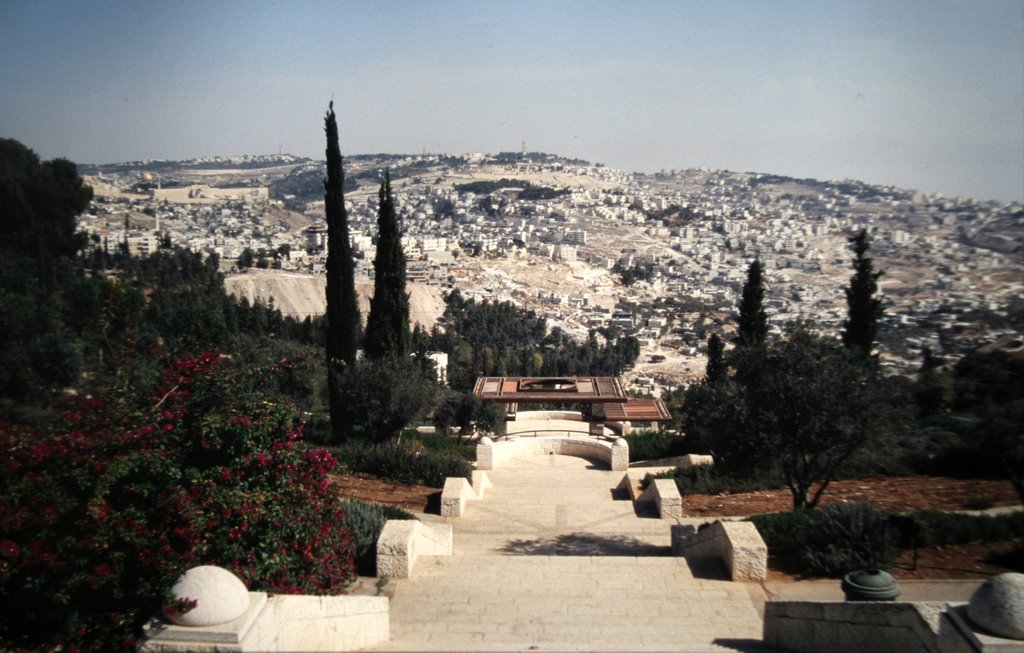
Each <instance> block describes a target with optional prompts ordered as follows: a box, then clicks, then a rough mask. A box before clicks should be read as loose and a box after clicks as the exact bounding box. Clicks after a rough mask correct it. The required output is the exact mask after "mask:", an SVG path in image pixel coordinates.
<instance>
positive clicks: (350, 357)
mask: <svg viewBox="0 0 1024 653" xmlns="http://www.w3.org/2000/svg"><path fill="white" fill-rule="evenodd" d="M328 107H329V108H328V110H327V117H326V118H325V119H324V123H325V127H324V129H325V131H326V132H327V179H326V180H325V181H324V206H325V212H326V214H327V360H328V366H327V367H328V373H327V391H328V394H329V397H330V399H329V403H330V411H331V430H332V431H333V432H334V433H335V434H340V433H342V432H344V431H345V429H346V428H347V427H348V425H347V424H346V420H345V417H344V415H345V414H346V411H345V406H344V400H343V398H342V396H341V394H340V392H339V385H338V374H339V372H340V371H341V370H343V369H345V368H350V367H352V366H353V365H355V362H356V349H357V347H358V343H359V304H358V303H357V300H356V288H355V264H354V263H353V260H352V246H351V244H350V243H349V240H348V216H347V215H346V214H345V195H344V191H343V190H342V186H343V185H344V183H345V173H344V171H343V170H342V167H341V149H340V148H339V146H338V123H337V122H336V121H335V118H334V102H331V103H330V105H328Z"/></svg>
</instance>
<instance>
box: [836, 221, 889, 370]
mask: <svg viewBox="0 0 1024 653" xmlns="http://www.w3.org/2000/svg"><path fill="white" fill-rule="evenodd" d="M850 244H851V246H852V248H853V253H854V254H855V258H854V261H853V269H854V274H853V276H852V277H850V287H849V288H847V289H846V305H847V309H848V319H846V320H845V321H844V322H843V334H842V335H843V344H844V345H846V347H847V348H848V349H850V350H851V351H855V352H857V353H859V354H860V355H861V356H863V357H865V358H869V357H870V356H871V350H872V349H873V348H874V346H875V334H876V332H877V330H878V320H879V318H880V317H882V300H881V299H879V298H878V297H877V296H876V293H877V292H878V278H879V277H880V276H882V273H881V272H875V271H874V264H873V263H872V261H871V257H869V256H868V255H867V252H868V248H869V247H870V246H869V244H868V232H867V229H861V230H860V232H859V233H858V234H857V235H856V236H853V237H852V238H850Z"/></svg>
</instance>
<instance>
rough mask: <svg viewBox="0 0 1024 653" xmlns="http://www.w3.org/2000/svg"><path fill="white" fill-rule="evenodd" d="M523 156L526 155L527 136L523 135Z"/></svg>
mask: <svg viewBox="0 0 1024 653" xmlns="http://www.w3.org/2000/svg"><path fill="white" fill-rule="evenodd" d="M523 156H524V157H525V156H526V137H525V136H523Z"/></svg>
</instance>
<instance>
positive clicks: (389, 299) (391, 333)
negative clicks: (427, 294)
mask: <svg viewBox="0 0 1024 653" xmlns="http://www.w3.org/2000/svg"><path fill="white" fill-rule="evenodd" d="M373 272H374V281H373V298H372V299H371V300H370V315H369V318H367V322H366V341H365V343H364V347H365V349H366V355H367V357H369V358H375V359H378V358H384V357H387V356H405V355H406V354H407V353H409V295H408V294H406V292H405V253H404V252H403V251H402V232H401V230H400V229H399V227H398V218H397V216H396V215H395V200H394V197H393V196H392V195H391V175H390V174H389V173H388V172H387V171H385V172H384V181H383V182H381V185H380V192H379V206H378V208H377V254H376V256H374V259H373Z"/></svg>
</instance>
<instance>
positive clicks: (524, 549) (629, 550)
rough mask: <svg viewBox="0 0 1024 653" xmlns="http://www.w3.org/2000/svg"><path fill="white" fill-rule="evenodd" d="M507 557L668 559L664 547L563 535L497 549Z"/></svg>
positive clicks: (515, 542) (633, 540)
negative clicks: (631, 557) (646, 557)
mask: <svg viewBox="0 0 1024 653" xmlns="http://www.w3.org/2000/svg"><path fill="white" fill-rule="evenodd" d="M499 550H500V551H501V552H502V553H506V554H508V555H523V556H528V555H543V556H668V555H671V553H672V551H671V549H670V548H669V547H667V546H658V545H656V544H650V543H649V542H644V541H643V540H638V539H636V538H635V537H624V536H616V535H608V536H604V535H593V534H590V533H566V534H564V535H557V536H555V537H551V538H537V539H533V540H511V541H510V542H508V543H507V544H505V546H503V547H501V549H499Z"/></svg>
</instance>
